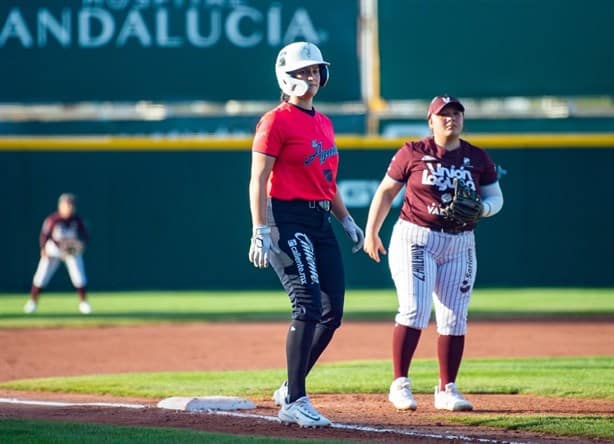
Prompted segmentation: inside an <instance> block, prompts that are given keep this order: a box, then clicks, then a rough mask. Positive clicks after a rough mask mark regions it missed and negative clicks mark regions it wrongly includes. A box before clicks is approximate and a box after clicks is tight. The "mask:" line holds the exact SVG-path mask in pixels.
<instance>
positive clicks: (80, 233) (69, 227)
mask: <svg viewBox="0 0 614 444" xmlns="http://www.w3.org/2000/svg"><path fill="white" fill-rule="evenodd" d="M87 238H88V234H87V230H86V229H85V225H84V224H83V220H81V217H79V216H78V215H77V214H73V215H72V216H70V217H69V218H68V219H62V217H61V216H60V215H59V213H53V214H50V215H49V216H48V217H47V218H46V219H45V221H44V222H43V228H42V230H41V233H40V239H39V242H40V247H41V248H44V247H45V244H46V243H47V241H48V240H49V239H51V240H52V241H53V242H55V243H56V245H57V244H59V243H60V242H61V241H65V240H68V239H80V240H82V241H83V242H87Z"/></svg>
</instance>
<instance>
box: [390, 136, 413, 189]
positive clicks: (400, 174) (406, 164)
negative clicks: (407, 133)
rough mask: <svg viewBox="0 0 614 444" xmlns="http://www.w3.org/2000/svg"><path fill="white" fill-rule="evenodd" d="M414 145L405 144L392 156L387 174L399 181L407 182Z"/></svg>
mask: <svg viewBox="0 0 614 444" xmlns="http://www.w3.org/2000/svg"><path fill="white" fill-rule="evenodd" d="M411 153H412V146H411V144H409V143H406V144H405V145H403V146H402V147H401V148H400V149H399V150H398V151H397V152H396V154H395V155H394V156H393V157H392V160H391V161H390V165H388V170H387V171H386V174H387V175H388V176H389V177H390V178H391V179H394V180H396V181H397V182H402V183H406V182H407V179H408V178H409V174H410V172H411V170H410V161H411Z"/></svg>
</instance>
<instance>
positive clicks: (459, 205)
mask: <svg viewBox="0 0 614 444" xmlns="http://www.w3.org/2000/svg"><path fill="white" fill-rule="evenodd" d="M453 184H454V196H453V197H452V201H451V202H450V203H449V204H448V206H447V207H445V208H444V209H443V211H442V214H443V216H444V217H445V218H447V219H452V220H454V221H456V222H458V223H459V224H461V225H467V224H469V223H474V222H477V220H478V219H479V218H480V217H481V216H482V210H483V205H482V201H481V199H480V196H479V195H478V193H477V192H476V191H475V190H474V189H473V188H471V187H469V186H468V185H467V184H465V182H464V181H463V180H460V179H457V178H455V179H454V182H453Z"/></svg>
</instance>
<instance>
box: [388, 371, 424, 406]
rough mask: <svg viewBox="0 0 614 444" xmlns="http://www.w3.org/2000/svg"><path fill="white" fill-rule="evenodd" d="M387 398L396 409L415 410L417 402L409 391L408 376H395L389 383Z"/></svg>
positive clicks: (409, 381)
mask: <svg viewBox="0 0 614 444" xmlns="http://www.w3.org/2000/svg"><path fill="white" fill-rule="evenodd" d="M388 400H389V401H390V402H392V405H394V407H395V408H396V409H397V410H416V408H417V407H418V404H417V403H416V400H415V399H414V395H412V393H411V380H410V379H409V378H403V377H401V378H397V379H395V380H394V381H392V384H390V392H389V393H388Z"/></svg>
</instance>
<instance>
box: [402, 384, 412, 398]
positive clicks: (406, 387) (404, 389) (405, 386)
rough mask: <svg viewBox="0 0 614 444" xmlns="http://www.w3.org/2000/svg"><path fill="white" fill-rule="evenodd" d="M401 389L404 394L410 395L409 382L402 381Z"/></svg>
mask: <svg viewBox="0 0 614 444" xmlns="http://www.w3.org/2000/svg"><path fill="white" fill-rule="evenodd" d="M401 391H402V392H403V394H404V395H407V396H412V394H411V385H410V384H409V382H404V383H403V384H401Z"/></svg>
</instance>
